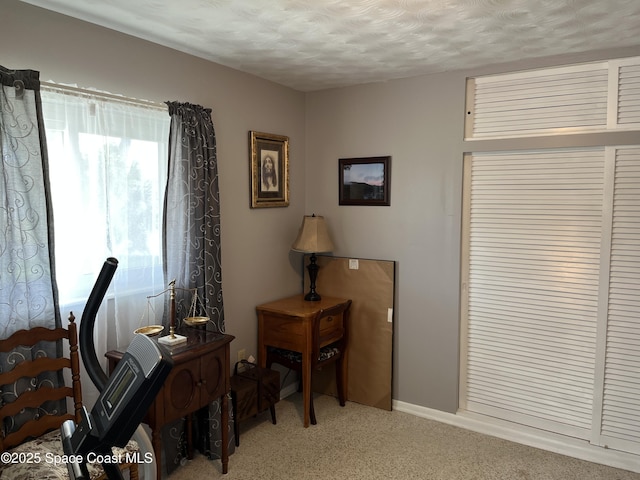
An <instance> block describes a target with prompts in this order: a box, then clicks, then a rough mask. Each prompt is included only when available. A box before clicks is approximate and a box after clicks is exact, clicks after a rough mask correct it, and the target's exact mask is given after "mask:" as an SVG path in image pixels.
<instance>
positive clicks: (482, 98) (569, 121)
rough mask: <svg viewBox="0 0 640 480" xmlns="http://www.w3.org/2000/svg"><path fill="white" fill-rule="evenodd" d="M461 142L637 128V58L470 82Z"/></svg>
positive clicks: (639, 88)
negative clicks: (462, 140)
mask: <svg viewBox="0 0 640 480" xmlns="http://www.w3.org/2000/svg"><path fill="white" fill-rule="evenodd" d="M466 104H467V119H466V122H465V139H467V140H484V139H496V138H510V137H527V136H538V135H562V134H568V133H591V132H596V131H607V130H630V129H637V128H640V57H631V58H623V59H616V60H608V61H603V62H596V63H585V64H579V65H571V66H564V67H549V68H543V69H537V70H527V71H522V72H516V73H508V74H499V75H489V76H483V77H476V78H470V79H468V81H467V103H466Z"/></svg>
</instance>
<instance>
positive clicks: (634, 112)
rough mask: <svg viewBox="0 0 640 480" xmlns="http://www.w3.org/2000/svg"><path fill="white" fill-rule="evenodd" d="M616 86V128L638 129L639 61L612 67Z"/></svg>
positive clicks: (639, 123) (627, 61)
mask: <svg viewBox="0 0 640 480" xmlns="http://www.w3.org/2000/svg"><path fill="white" fill-rule="evenodd" d="M614 67H615V71H614V75H615V76H616V79H617V82H618V85H617V89H616V90H617V94H618V95H617V105H616V123H617V125H616V126H619V127H622V128H631V127H633V128H640V59H638V58H636V59H631V60H626V61H620V62H618V64H616V65H614Z"/></svg>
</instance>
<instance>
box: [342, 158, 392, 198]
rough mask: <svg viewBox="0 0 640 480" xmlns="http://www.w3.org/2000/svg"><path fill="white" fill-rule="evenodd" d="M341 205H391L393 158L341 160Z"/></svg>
mask: <svg viewBox="0 0 640 480" xmlns="http://www.w3.org/2000/svg"><path fill="white" fill-rule="evenodd" d="M338 170H339V185H338V189H339V190H338V191H339V192H340V193H339V195H340V202H339V204H340V205H382V206H389V205H391V196H390V193H391V191H390V189H391V157H366V158H341V159H340V160H339V161H338Z"/></svg>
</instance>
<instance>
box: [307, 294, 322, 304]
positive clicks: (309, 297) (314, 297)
mask: <svg viewBox="0 0 640 480" xmlns="http://www.w3.org/2000/svg"><path fill="white" fill-rule="evenodd" d="M304 299H305V300H306V301H307V302H317V301H320V300H321V299H322V298H321V297H320V295H318V294H317V293H316V292H309V293H307V294H306V295H305V296H304Z"/></svg>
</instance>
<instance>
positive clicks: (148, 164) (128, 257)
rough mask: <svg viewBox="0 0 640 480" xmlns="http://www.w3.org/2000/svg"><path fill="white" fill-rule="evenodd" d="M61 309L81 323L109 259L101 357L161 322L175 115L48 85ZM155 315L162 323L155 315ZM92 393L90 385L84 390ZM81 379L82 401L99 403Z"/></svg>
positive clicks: (99, 320) (100, 322) (98, 333)
mask: <svg viewBox="0 0 640 480" xmlns="http://www.w3.org/2000/svg"><path fill="white" fill-rule="evenodd" d="M42 105H43V112H44V121H45V128H46V135H47V143H48V150H49V158H50V170H51V171H50V177H51V190H52V199H53V217H54V224H55V227H56V232H55V233H56V234H55V258H56V265H57V272H56V273H57V281H58V287H59V293H60V309H61V312H62V314H63V316H65V317H66V315H68V312H69V311H73V312H74V314H75V316H76V317H77V318H78V319H80V317H81V314H82V311H83V309H84V306H85V303H86V300H87V298H88V296H89V293H90V292H91V289H92V288H93V285H94V283H95V280H96V278H97V277H98V274H99V272H100V269H101V268H102V265H103V263H104V261H105V259H106V258H107V257H115V258H116V259H118V262H119V263H118V269H117V270H116V273H115V275H114V277H113V280H112V282H111V285H110V288H109V290H108V292H107V294H106V295H105V298H104V300H103V302H102V306H101V308H100V310H99V312H98V315H97V317H96V322H95V330H94V337H95V338H94V340H95V348H96V353H97V355H98V358H99V359H100V360H101V361H103V362H104V363H103V367H106V361H105V359H104V353H105V352H106V351H108V350H110V349H113V348H116V347H118V346H120V347H126V346H127V345H128V344H129V343H130V341H131V339H132V337H133V330H135V329H136V328H138V327H139V326H141V325H147V324H159V323H161V322H162V310H163V305H162V304H163V301H164V298H163V297H162V296H161V297H158V298H155V299H153V300H152V301H153V302H155V304H153V305H152V306H151V308H150V307H149V305H148V302H147V297H148V296H149V295H152V294H154V293H157V292H160V291H162V290H163V289H164V285H163V274H162V264H161V262H162V237H161V235H162V204H163V197H164V189H165V186H166V175H167V166H166V165H167V141H168V137H169V116H168V115H167V110H166V108H164V107H155V108H154V107H149V106H145V105H142V104H138V103H134V102H129V101H125V100H124V99H119V98H116V97H113V96H104V95H99V94H96V95H92V94H90V93H88V92H86V91H83V92H71V91H68V90H66V89H65V90H58V89H57V88H49V89H46V88H43V92H42ZM154 312H157V318H156V316H154ZM88 387H89V388H88ZM91 387H92V383H91V382H90V380H88V378H86V379H85V378H83V390H84V392H85V395H84V396H85V397H86V402H85V403H86V404H87V405H92V404H93V402H94V401H95V398H96V392H95V391H94V390H93V388H91Z"/></svg>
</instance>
